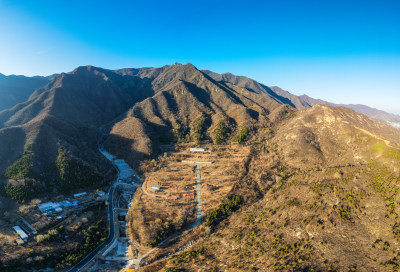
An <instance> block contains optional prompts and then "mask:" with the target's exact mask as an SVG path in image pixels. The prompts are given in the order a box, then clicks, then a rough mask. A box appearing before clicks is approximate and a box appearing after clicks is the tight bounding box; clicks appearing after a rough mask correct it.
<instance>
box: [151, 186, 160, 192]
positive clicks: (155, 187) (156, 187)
mask: <svg viewBox="0 0 400 272" xmlns="http://www.w3.org/2000/svg"><path fill="white" fill-rule="evenodd" d="M151 188H153V189H154V190H156V191H158V190H160V187H159V186H151Z"/></svg>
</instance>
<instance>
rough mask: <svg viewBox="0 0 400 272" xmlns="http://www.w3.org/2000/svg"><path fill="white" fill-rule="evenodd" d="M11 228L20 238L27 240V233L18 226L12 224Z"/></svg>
mask: <svg viewBox="0 0 400 272" xmlns="http://www.w3.org/2000/svg"><path fill="white" fill-rule="evenodd" d="M13 229H14V230H15V231H16V232H17V233H18V235H19V236H20V237H21V239H22V240H24V241H27V240H28V235H27V234H26V233H25V232H24V231H23V230H22V229H21V228H20V227H19V226H14V227H13Z"/></svg>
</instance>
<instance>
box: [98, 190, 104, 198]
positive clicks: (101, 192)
mask: <svg viewBox="0 0 400 272" xmlns="http://www.w3.org/2000/svg"><path fill="white" fill-rule="evenodd" d="M97 194H98V195H99V196H101V197H103V196H105V195H106V193H105V192H104V191H98V192H97Z"/></svg>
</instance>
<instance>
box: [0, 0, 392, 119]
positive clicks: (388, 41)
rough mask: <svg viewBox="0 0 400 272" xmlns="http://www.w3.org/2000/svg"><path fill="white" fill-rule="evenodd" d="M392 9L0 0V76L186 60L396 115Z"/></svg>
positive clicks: (354, 4) (354, 2) (332, 4)
mask: <svg viewBox="0 0 400 272" xmlns="http://www.w3.org/2000/svg"><path fill="white" fill-rule="evenodd" d="M116 3H118V4H116ZM399 14H400V1H397V0H385V1H379V0H376V1H368V0H363V1H361V0H346V1H344V0H343V1H340V0H338V1H324V0H314V1H310V0H302V1H293V0H292V1H287V0H280V1H276V0H274V1H252V0H247V1H235V0H231V1H219V0H213V1H208V0H204V1H191V0H185V1H168V0H164V1H153V0H146V1H144V0H141V1H136V0H130V1H101V0H98V1H92V0H85V1H75V0H71V1H54V0H53V1H41V0H37V1H25V0H19V1H13V0H0V73H3V74H24V75H48V74H52V73H58V72H68V71H71V70H73V69H74V68H75V67H77V66H80V65H87V64H91V65H95V66H100V67H104V68H109V69H115V68H123V67H143V66H162V65H165V64H172V63H174V62H181V63H187V62H191V63H193V64H194V65H195V66H197V67H198V68H199V69H209V70H212V71H215V72H220V73H222V72H231V73H234V74H238V75H245V76H248V77H251V78H254V79H256V80H258V81H260V82H262V83H264V84H266V85H270V86H271V85H277V86H280V87H281V88H283V89H286V90H288V91H290V92H292V93H294V94H303V93H306V94H308V95H310V96H312V97H315V98H321V99H325V100H329V101H331V102H336V103H361V104H366V105H369V106H373V107H377V108H380V109H384V110H387V111H390V112H394V113H398V114H400V102H399V101H400V16H399Z"/></svg>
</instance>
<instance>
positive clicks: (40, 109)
mask: <svg viewBox="0 0 400 272" xmlns="http://www.w3.org/2000/svg"><path fill="white" fill-rule="evenodd" d="M152 94H153V93H152V90H151V88H150V86H149V85H148V81H147V80H143V79H141V78H139V77H136V76H125V75H120V74H118V73H115V72H113V71H110V70H105V69H101V68H96V67H92V66H85V67H79V68H77V69H76V70H74V71H73V72H71V73H68V74H64V73H63V74H61V75H60V76H59V77H57V78H56V79H55V80H54V81H53V82H52V83H50V84H48V85H47V86H46V87H44V88H42V89H40V90H37V91H36V92H35V93H34V94H32V96H31V98H30V100H28V101H26V102H24V103H22V104H18V105H16V106H15V107H14V108H12V109H10V110H6V111H3V112H1V113H0V127H2V126H3V127H5V126H13V125H21V124H25V123H26V122H28V121H30V120H32V119H34V118H35V117H37V116H40V115H42V114H50V115H52V116H54V117H56V118H58V119H60V120H64V121H66V122H70V123H72V124H74V125H77V126H86V127H89V126H99V125H101V124H104V123H106V122H109V121H111V120H112V119H114V118H115V117H116V116H118V115H119V114H121V113H123V112H124V111H126V110H127V109H128V108H129V107H130V106H131V105H132V104H134V103H135V102H137V101H140V100H142V99H144V98H145V97H148V96H150V95H152Z"/></svg>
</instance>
